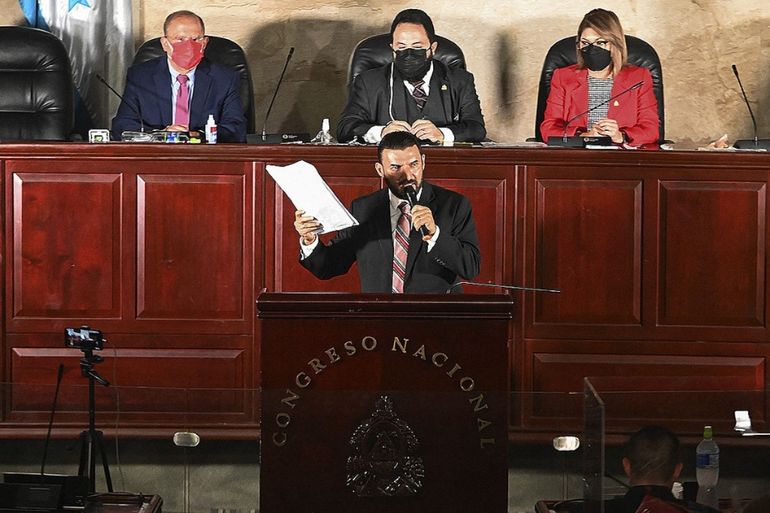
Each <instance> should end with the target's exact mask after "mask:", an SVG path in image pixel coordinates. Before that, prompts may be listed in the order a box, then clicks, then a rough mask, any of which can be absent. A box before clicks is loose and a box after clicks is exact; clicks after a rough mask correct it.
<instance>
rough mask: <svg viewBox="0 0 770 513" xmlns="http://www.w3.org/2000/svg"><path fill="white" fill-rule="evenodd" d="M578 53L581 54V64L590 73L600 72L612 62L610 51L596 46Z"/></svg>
mask: <svg viewBox="0 0 770 513" xmlns="http://www.w3.org/2000/svg"><path fill="white" fill-rule="evenodd" d="M580 51H581V52H582V53H583V62H585V63H586V67H587V68H588V69H590V70H591V71H601V70H603V69H604V68H606V67H607V66H609V65H610V63H611V62H612V54H610V51H609V50H605V49H604V48H599V47H598V46H596V45H588V46H586V47H585V48H581V49H580Z"/></svg>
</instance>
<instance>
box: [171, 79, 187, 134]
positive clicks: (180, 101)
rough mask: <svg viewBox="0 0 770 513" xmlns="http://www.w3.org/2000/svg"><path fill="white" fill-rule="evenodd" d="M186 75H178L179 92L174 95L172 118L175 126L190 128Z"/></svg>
mask: <svg viewBox="0 0 770 513" xmlns="http://www.w3.org/2000/svg"><path fill="white" fill-rule="evenodd" d="M188 78H189V77H188V76H187V75H178V76H177V77H176V79H177V81H178V82H179V91H178V92H177V95H176V115H175V116H174V118H175V119H174V124H175V125H184V126H190V107H189V104H190V89H189V88H188V86H187V79H188Z"/></svg>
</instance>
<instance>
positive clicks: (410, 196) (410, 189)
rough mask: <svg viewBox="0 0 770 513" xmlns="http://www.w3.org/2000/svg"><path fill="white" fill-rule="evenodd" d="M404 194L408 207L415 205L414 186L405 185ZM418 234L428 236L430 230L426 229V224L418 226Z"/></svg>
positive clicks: (415, 192)
mask: <svg viewBox="0 0 770 513" xmlns="http://www.w3.org/2000/svg"><path fill="white" fill-rule="evenodd" d="M404 194H406V199H407V200H408V201H409V207H410V208H413V207H414V206H415V205H417V190H416V189H415V188H414V185H412V184H409V185H405V186H404ZM420 235H422V236H423V237H430V232H429V231H428V227H427V226H425V225H422V226H420Z"/></svg>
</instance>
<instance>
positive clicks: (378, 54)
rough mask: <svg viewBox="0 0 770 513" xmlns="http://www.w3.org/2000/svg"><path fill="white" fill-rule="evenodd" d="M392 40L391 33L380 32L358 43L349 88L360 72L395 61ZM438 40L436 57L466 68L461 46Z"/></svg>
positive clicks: (349, 78)
mask: <svg viewBox="0 0 770 513" xmlns="http://www.w3.org/2000/svg"><path fill="white" fill-rule="evenodd" d="M392 40H393V39H392V36H391V35H390V33H387V34H379V35H376V36H371V37H367V38H366V39H363V40H361V41H360V42H359V43H358V44H357V45H356V48H355V50H353V54H352V55H351V56H350V67H349V71H348V88H349V87H350V84H351V83H353V79H354V78H356V77H357V76H358V74H359V73H361V72H363V71H366V70H370V69H374V68H379V67H380V66H384V65H385V64H390V63H391V62H393V50H392V49H391V48H390V43H391V41H392ZM436 42H437V43H438V48H436V55H435V59H437V60H439V61H441V62H443V63H444V64H446V65H447V66H448V67H450V68H460V69H465V56H464V55H463V51H462V50H461V49H460V47H459V46H457V45H456V44H455V43H454V42H452V41H450V40H449V39H447V38H445V37H441V36H438V35H437V36H436Z"/></svg>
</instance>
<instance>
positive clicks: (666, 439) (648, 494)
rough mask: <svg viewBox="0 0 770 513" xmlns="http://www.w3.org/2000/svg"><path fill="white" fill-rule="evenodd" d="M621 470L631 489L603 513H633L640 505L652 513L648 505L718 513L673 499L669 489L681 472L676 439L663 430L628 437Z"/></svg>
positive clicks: (654, 428)
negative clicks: (626, 477)
mask: <svg viewBox="0 0 770 513" xmlns="http://www.w3.org/2000/svg"><path fill="white" fill-rule="evenodd" d="M623 470H624V471H625V473H626V475H627V476H628V478H629V484H630V485H631V488H630V489H629V490H628V492H627V493H626V494H625V495H624V496H623V497H618V498H616V499H612V500H610V501H607V502H606V503H605V506H604V511H605V513H635V512H636V511H637V509H638V508H639V505H640V504H642V502H643V501H646V503H647V504H648V505H649V508H650V511H656V509H655V508H654V507H653V506H652V503H654V502H658V504H659V506H658V509H659V510H665V511H672V512H673V511H677V512H682V513H687V512H690V513H719V512H718V511H716V510H714V509H712V508H710V507H708V506H704V505H702V504H698V503H695V502H691V501H684V500H678V499H675V498H674V495H673V494H672V493H671V487H672V485H673V484H674V481H676V480H677V479H678V478H679V474H680V472H681V471H682V459H681V457H680V454H679V439H678V438H677V436H676V435H675V434H674V433H672V432H671V431H669V430H668V429H666V428H663V427H659V426H646V427H643V428H642V429H640V430H639V431H637V432H636V433H634V434H633V435H631V438H629V440H628V442H627V443H626V447H625V457H624V458H623ZM661 504H662V506H661ZM663 506H665V507H663Z"/></svg>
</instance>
